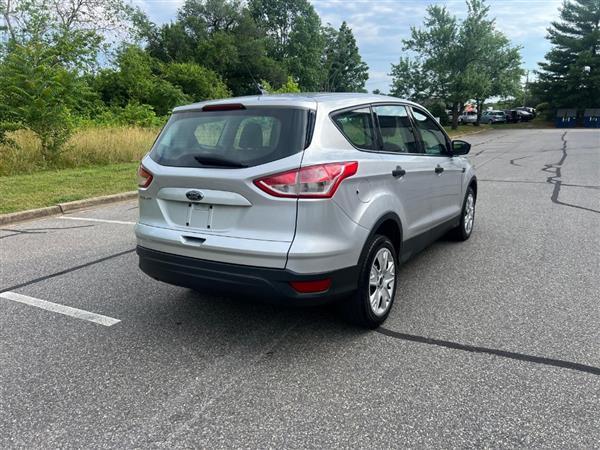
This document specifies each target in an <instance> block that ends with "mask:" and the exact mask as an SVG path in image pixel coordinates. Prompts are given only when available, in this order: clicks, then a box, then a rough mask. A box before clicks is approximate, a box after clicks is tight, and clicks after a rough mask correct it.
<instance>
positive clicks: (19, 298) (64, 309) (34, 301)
mask: <svg viewBox="0 0 600 450" xmlns="http://www.w3.org/2000/svg"><path fill="white" fill-rule="evenodd" d="M0 297H2V298H5V299H7V300H12V301H14V302H19V303H24V304H26V305H30V306H35V307H37V308H41V309H45V310H47V311H52V312H57V313H60V314H64V315H65V316H71V317H75V318H77V319H82V320H87V321H88V322H94V323H97V324H100V325H104V326H105V327H111V326H113V325H114V324H116V323H119V322H120V320H119V319H113V318H112V317H108V316H103V315H101V314H96V313H93V312H89V311H84V310H83V309H77V308H71V307H70V306H64V305H59V304H58V303H52V302H48V301H46V300H40V299H39V298H34V297H29V296H28V295H23V294H17V293H16V292H3V293H2V294H0Z"/></svg>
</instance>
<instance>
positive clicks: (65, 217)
mask: <svg viewBox="0 0 600 450" xmlns="http://www.w3.org/2000/svg"><path fill="white" fill-rule="evenodd" d="M59 219H64V220H83V221H84V222H103V223H118V224H120V225H135V222H126V221H124V220H108V219H93V218H91V217H72V216H60V217H59Z"/></svg>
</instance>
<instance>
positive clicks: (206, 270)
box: [136, 246, 358, 305]
mask: <svg viewBox="0 0 600 450" xmlns="http://www.w3.org/2000/svg"><path fill="white" fill-rule="evenodd" d="M136 251H137V254H138V256H139V266H140V269H141V270H142V271H143V272H144V273H146V274H147V275H149V276H150V277H152V278H154V279H156V280H159V281H163V282H165V283H169V284H174V285H176V286H183V287H188V288H192V289H196V290H200V291H207V292H231V293H235V294H236V295H238V296H239V295H242V296H244V297H254V298H257V299H260V300H265V301H270V302H280V303H289V304H297V305H315V304H323V303H328V302H329V301H332V300H335V299H336V298H339V297H341V296H344V295H348V294H350V293H352V292H353V291H354V290H356V288H357V283H358V267H357V266H354V267H347V268H344V269H340V270H334V271H330V272H323V273H312V274H299V273H296V272H293V271H291V270H288V269H272V268H264V267H254V266H244V265H241V264H230V263H223V262H216V261H207V260H203V259H198V258H190V257H188V256H180V255H175V254H171V253H165V252H160V251H157V250H152V249H149V248H146V247H141V246H138V247H137V249H136ZM324 278H331V279H332V284H331V287H330V288H329V289H328V290H327V291H325V292H320V293H315V294H300V293H298V292H296V291H295V290H294V289H292V287H291V286H290V284H289V282H290V281H308V280H320V279H324Z"/></svg>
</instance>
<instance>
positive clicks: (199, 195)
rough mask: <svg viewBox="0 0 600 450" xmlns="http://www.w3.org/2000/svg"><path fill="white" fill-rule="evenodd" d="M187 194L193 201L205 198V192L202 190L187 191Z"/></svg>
mask: <svg viewBox="0 0 600 450" xmlns="http://www.w3.org/2000/svg"><path fill="white" fill-rule="evenodd" d="M185 196H186V197H187V198H188V200H191V201H193V202H197V201H198V200H202V199H203V198H204V194H203V193H202V192H200V191H187V192H186V193H185Z"/></svg>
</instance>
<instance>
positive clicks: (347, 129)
mask: <svg viewBox="0 0 600 450" xmlns="http://www.w3.org/2000/svg"><path fill="white" fill-rule="evenodd" d="M333 121H334V122H335V123H336V124H337V126H338V127H339V128H340V130H341V131H342V133H343V134H344V136H346V139H348V140H349V141H350V142H351V143H352V144H353V145H354V146H356V147H358V148H364V149H366V150H376V149H377V144H376V143H375V134H374V131H373V118H372V116H371V110H370V109H369V108H360V109H354V110H352V111H344V112H341V113H339V114H336V115H335V116H334V117H333Z"/></svg>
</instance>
